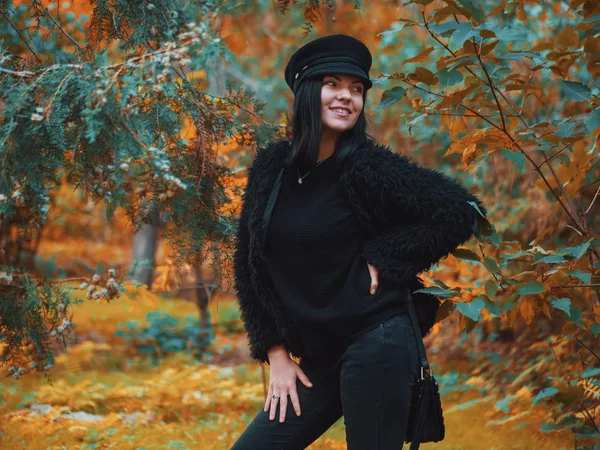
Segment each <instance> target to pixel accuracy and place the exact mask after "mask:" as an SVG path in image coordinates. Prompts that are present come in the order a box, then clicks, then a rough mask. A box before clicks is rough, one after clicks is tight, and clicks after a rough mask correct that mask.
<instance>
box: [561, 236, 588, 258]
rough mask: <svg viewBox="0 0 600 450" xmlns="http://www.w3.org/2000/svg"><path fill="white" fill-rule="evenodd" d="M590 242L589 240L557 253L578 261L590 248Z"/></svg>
mask: <svg viewBox="0 0 600 450" xmlns="http://www.w3.org/2000/svg"><path fill="white" fill-rule="evenodd" d="M591 242H592V241H591V240H589V241H587V242H584V243H583V244H580V245H577V246H575V247H567V248H563V249H562V250H561V251H560V252H558V254H559V255H563V256H570V257H571V258H569V259H579V258H581V257H582V256H583V255H584V254H585V252H586V251H587V249H588V248H590V243H591Z"/></svg>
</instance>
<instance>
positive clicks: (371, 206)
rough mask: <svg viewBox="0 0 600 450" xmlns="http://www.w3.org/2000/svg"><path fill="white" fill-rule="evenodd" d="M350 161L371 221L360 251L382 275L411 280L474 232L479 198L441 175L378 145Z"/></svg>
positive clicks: (354, 186)
mask: <svg viewBox="0 0 600 450" xmlns="http://www.w3.org/2000/svg"><path fill="white" fill-rule="evenodd" d="M369 152H376V154H373V153H370V157H366V158H364V159H361V163H360V164H355V165H353V168H354V170H353V173H351V174H349V175H350V176H349V179H350V180H352V181H351V183H352V189H353V190H355V191H356V192H360V193H361V197H362V198H363V199H364V201H363V205H362V206H363V208H364V211H365V214H366V215H367V216H368V218H367V219H368V223H370V224H372V226H371V227H370V230H369V236H367V239H366V240H365V244H364V245H363V249H362V252H363V256H364V257H365V259H366V260H367V261H368V262H369V263H370V264H373V265H374V266H375V267H377V268H378V271H379V275H380V277H381V279H382V280H389V281H390V282H392V283H394V284H398V285H410V280H414V277H416V275H417V274H418V273H420V272H422V271H424V270H427V269H429V267H430V266H431V265H432V264H433V263H435V262H437V261H438V260H439V259H440V258H442V257H444V256H446V255H448V254H449V253H450V252H452V251H454V250H455V249H456V248H457V247H458V245H459V244H462V243H464V242H465V241H467V240H468V239H469V238H470V237H471V236H472V235H473V233H474V231H475V227H476V224H477V216H478V214H479V213H478V212H477V210H476V209H475V207H474V206H472V205H471V204H470V203H469V202H473V203H474V204H476V205H477V206H478V207H479V210H480V211H481V212H482V214H483V215H486V214H487V211H486V209H485V208H484V207H483V205H482V204H481V201H480V200H479V199H478V198H477V197H475V196H474V195H472V194H471V193H470V192H469V191H468V190H467V189H465V188H464V187H463V186H462V185H460V184H459V183H457V182H455V181H454V180H452V179H451V178H450V177H448V176H446V175H445V174H443V173H441V172H438V171H436V170H433V169H429V168H425V167H422V166H419V165H418V164H417V163H415V162H411V161H410V158H409V157H407V156H403V155H399V154H397V153H394V152H392V151H391V150H389V149H387V148H386V147H383V146H374V147H372V148H371V149H370V150H369Z"/></svg>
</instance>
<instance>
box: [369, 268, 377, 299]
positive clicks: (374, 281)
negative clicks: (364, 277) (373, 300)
mask: <svg viewBox="0 0 600 450" xmlns="http://www.w3.org/2000/svg"><path fill="white" fill-rule="evenodd" d="M367 267H368V268H369V275H371V294H374V293H375V291H376V290H377V287H378V286H379V274H378V273H377V268H376V267H375V266H372V265H371V264H369V263H367Z"/></svg>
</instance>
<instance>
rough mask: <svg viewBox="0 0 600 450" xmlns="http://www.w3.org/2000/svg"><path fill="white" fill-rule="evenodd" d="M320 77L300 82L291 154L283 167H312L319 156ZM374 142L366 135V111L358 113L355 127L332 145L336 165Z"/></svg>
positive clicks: (296, 98)
mask: <svg viewBox="0 0 600 450" xmlns="http://www.w3.org/2000/svg"><path fill="white" fill-rule="evenodd" d="M322 81H323V76H321V77H318V78H307V79H306V80H304V81H302V83H300V86H299V87H298V90H297V91H296V95H295V97H294V111H293V116H292V151H291V153H290V155H289V156H288V157H287V158H286V160H285V161H284V166H285V167H290V166H291V165H293V164H299V165H301V166H302V167H314V166H315V165H316V164H317V159H318V156H319V146H320V143H321V130H322V121H323V118H322V115H321V86H322ZM366 97H367V92H366V91H364V93H363V103H366ZM369 141H374V139H373V137H371V136H370V135H369V134H368V133H367V118H366V117H365V109H364V107H363V110H362V111H361V112H360V115H359V116H358V120H357V121H356V123H355V124H354V126H353V127H352V128H351V129H349V130H346V131H344V132H343V133H342V134H341V135H340V136H339V138H338V140H337V142H336V144H335V152H336V153H337V162H338V163H339V162H340V161H341V160H342V159H343V157H344V156H345V155H346V154H347V153H348V152H351V151H352V150H354V149H355V148H357V147H359V146H362V145H364V144H367V143H368V142H369Z"/></svg>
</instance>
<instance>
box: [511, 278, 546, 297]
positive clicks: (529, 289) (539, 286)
mask: <svg viewBox="0 0 600 450" xmlns="http://www.w3.org/2000/svg"><path fill="white" fill-rule="evenodd" d="M542 292H546V285H545V284H544V283H540V282H537V281H536V282H533V283H526V284H522V285H521V286H519V288H518V289H517V290H516V291H515V295H533V294H541V293H542Z"/></svg>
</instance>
